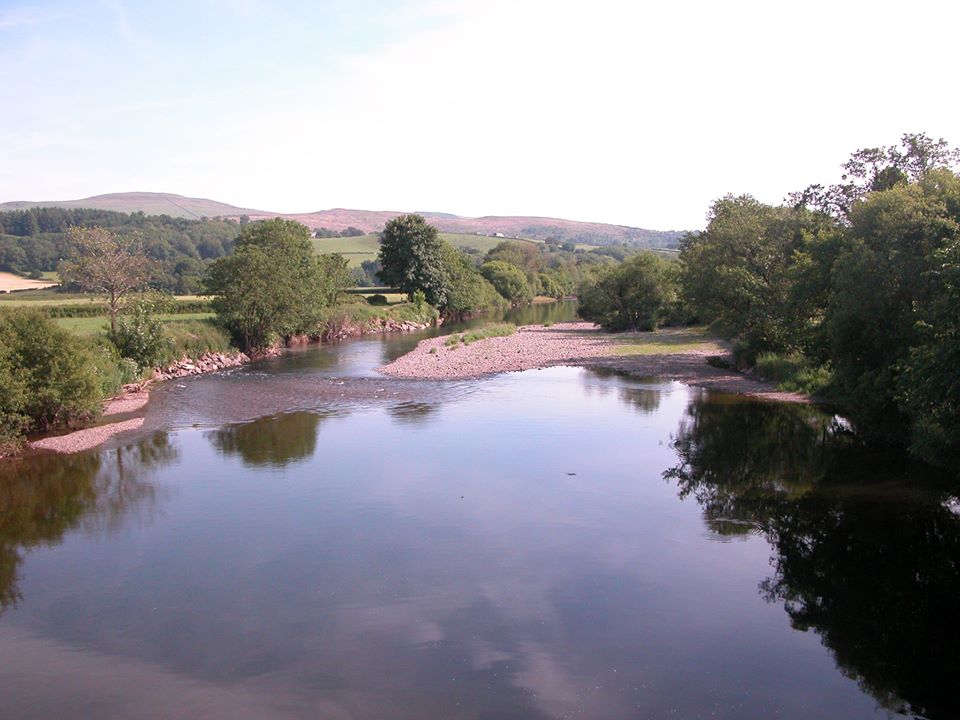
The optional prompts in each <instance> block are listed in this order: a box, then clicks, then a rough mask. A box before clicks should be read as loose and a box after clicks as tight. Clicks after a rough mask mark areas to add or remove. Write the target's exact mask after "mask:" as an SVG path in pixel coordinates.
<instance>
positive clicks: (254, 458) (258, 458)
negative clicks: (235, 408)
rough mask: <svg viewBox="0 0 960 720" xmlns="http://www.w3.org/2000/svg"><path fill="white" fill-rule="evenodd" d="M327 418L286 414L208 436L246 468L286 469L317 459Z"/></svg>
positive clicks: (227, 426) (222, 451) (313, 414)
mask: <svg viewBox="0 0 960 720" xmlns="http://www.w3.org/2000/svg"><path fill="white" fill-rule="evenodd" d="M323 417H324V416H323V415H319V414H317V413H310V412H295V413H286V414H283V415H273V416H270V417H265V418H261V419H259V420H254V421H253V422H249V423H242V424H237V425H226V426H224V427H222V428H218V429H216V430H212V431H211V432H209V433H207V436H208V437H209V438H210V442H211V443H212V444H213V446H214V447H215V448H217V450H219V451H220V452H221V453H222V454H223V455H239V456H240V458H241V459H242V460H243V463H244V464H245V465H250V466H254V467H256V466H257V465H274V466H276V467H283V466H284V465H287V464H288V463H291V462H296V461H297V460H305V459H307V458H309V457H310V456H311V455H313V453H314V451H315V450H316V447H317V431H318V429H319V427H320V421H321V420H322V419H323Z"/></svg>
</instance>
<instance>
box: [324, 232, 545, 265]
mask: <svg viewBox="0 0 960 720" xmlns="http://www.w3.org/2000/svg"><path fill="white" fill-rule="evenodd" d="M440 237H441V238H442V239H443V240H445V241H447V242H448V243H450V244H451V245H453V246H454V247H458V248H463V249H466V248H474V249H476V250H479V251H480V252H482V253H485V252H487V251H488V250H490V249H492V248H495V247H496V246H497V245H499V244H500V243H502V242H504V241H505V240H508V239H509V238H495V237H487V236H485V235H468V234H465V233H440ZM310 242H311V243H313V248H314V250H315V251H316V252H318V253H340V254H341V255H343V256H344V257H345V258H347V260H348V261H349V262H350V267H352V268H354V267H360V263H362V262H363V261H364V260H376V259H377V253H378V252H379V250H380V239H379V236H378V235H377V234H375V233H370V234H369V235H358V236H357V237H345V238H312V239H311V240H310ZM519 242H529V243H536V244H540V241H539V240H520V241H519Z"/></svg>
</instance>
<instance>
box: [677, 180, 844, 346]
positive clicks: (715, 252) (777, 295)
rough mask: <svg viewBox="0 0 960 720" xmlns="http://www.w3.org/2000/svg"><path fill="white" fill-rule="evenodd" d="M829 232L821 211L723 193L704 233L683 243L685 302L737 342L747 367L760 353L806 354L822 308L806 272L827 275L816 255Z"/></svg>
mask: <svg viewBox="0 0 960 720" xmlns="http://www.w3.org/2000/svg"><path fill="white" fill-rule="evenodd" d="M832 228H833V222H832V221H831V220H830V219H829V217H827V216H825V215H823V214H818V213H814V212H811V211H808V210H803V209H796V210H795V209H792V208H784V207H773V206H770V205H765V204H763V203H760V202H758V201H757V200H756V199H754V198H753V197H751V196H749V195H742V196H740V197H733V196H731V195H728V196H726V197H724V198H722V199H720V200H718V201H716V202H715V203H714V204H713V207H712V208H711V210H710V214H709V222H708V224H707V229H706V230H705V231H704V232H702V233H697V234H692V235H688V236H687V237H685V238H684V239H683V240H681V243H680V260H681V263H682V268H683V270H682V276H681V277H682V286H683V295H684V299H685V301H686V302H687V303H688V305H689V306H690V308H691V309H692V310H693V311H694V312H695V313H697V314H698V315H699V316H700V317H701V318H703V319H706V320H709V321H714V322H717V323H718V324H719V325H720V326H721V327H722V328H723V329H724V330H725V331H726V332H727V333H728V334H730V335H731V336H733V337H735V338H736V339H737V340H738V341H739V342H740V344H741V346H742V347H743V350H744V354H745V356H746V361H747V362H748V363H752V362H753V359H754V358H755V357H756V356H757V355H758V354H759V353H761V352H767V351H773V352H789V351H794V350H799V349H805V350H808V351H809V350H811V348H812V347H813V346H814V345H815V344H816V342H817V339H818V338H819V337H820V334H821V333H820V325H821V322H822V317H823V314H824V312H825V305H826V297H825V295H823V294H821V293H822V290H823V287H822V283H821V284H818V283H817V282H815V281H814V277H812V276H811V273H812V272H814V271H820V272H823V271H824V270H826V272H827V273H829V268H828V267H827V268H824V267H823V262H822V258H823V256H824V255H825V254H828V248H829V247H830V245H829V243H828V238H829V236H830V232H831V231H832ZM818 277H820V278H821V279H822V276H818Z"/></svg>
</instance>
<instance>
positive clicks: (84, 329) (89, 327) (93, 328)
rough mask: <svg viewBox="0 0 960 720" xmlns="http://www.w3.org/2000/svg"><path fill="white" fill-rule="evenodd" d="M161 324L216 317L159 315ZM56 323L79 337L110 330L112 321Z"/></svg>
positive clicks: (99, 318) (89, 319)
mask: <svg viewBox="0 0 960 720" xmlns="http://www.w3.org/2000/svg"><path fill="white" fill-rule="evenodd" d="M157 317H158V318H159V319H160V322H164V323H170V322H180V321H182V320H206V319H207V318H212V317H214V315H213V313H183V314H181V315H158V316H157ZM55 322H56V323H57V325H59V326H60V327H62V328H64V329H65V330H69V331H70V332H72V333H76V334H77V335H95V334H96V333H98V332H105V331H106V330H108V329H109V328H110V320H109V318H107V317H106V316H104V315H98V316H97V317H85V318H56V320H55Z"/></svg>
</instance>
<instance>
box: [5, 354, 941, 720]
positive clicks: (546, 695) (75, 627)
mask: <svg viewBox="0 0 960 720" xmlns="http://www.w3.org/2000/svg"><path fill="white" fill-rule="evenodd" d="M415 341H416V338H415V337H414V338H410V337H401V338H388V339H381V338H376V339H368V340H361V341H354V342H350V343H344V344H341V345H336V346H325V347H322V348H319V349H311V350H305V351H299V352H297V353H294V354H291V355H289V356H286V357H284V358H281V359H278V360H273V361H269V362H267V363H261V364H257V365H254V366H251V367H248V368H243V369H240V370H238V371H234V372H230V373H224V374H219V375H212V376H206V377H199V378H192V379H188V380H184V381H182V382H173V383H168V384H167V385H166V386H165V387H163V388H162V390H160V391H159V392H157V393H156V394H155V398H154V400H152V401H151V404H150V406H149V409H148V413H147V423H146V427H147V428H148V430H147V431H146V432H145V433H144V434H143V435H141V436H138V437H136V438H135V439H134V440H132V441H128V440H123V439H121V440H118V441H117V442H116V443H114V445H112V446H108V447H106V448H105V449H103V450H101V451H99V452H92V453H86V454H81V455H76V456H71V457H66V458H58V457H49V456H48V457H36V458H32V459H29V460H27V461H25V462H21V463H18V464H15V465H14V464H7V465H5V466H0V468H2V469H0V513H2V514H0V604H2V607H3V610H2V611H0V698H2V701H0V716H3V717H11V718H14V717H15V718H29V717H38V718H73V717H76V718H89V717H98V718H112V717H190V718H195V717H230V718H237V717H251V718H253V717H256V718H263V717H278V718H358V719H359V718H559V717H585V718H625V717H638V718H700V717H703V718H707V717H722V718H758V717H781V718H798V719H799V718H812V717H843V718H876V717H890V716H899V715H906V716H911V715H917V716H924V717H931V718H954V717H957V716H958V715H960V712H958V711H960V708H958V700H957V699H956V697H955V683H956V678H957V677H958V670H960V664H958V657H960V651H958V647H960V643H958V642H957V641H958V637H957V635H958V632H957V630H956V629H955V627H956V622H955V620H956V618H955V615H956V598H957V597H960V571H958V560H960V518H958V508H960V503H958V502H957V500H956V495H955V493H954V491H953V490H952V489H951V488H950V487H949V486H948V485H944V484H943V482H942V480H941V479H938V478H934V477H927V476H926V474H925V473H924V471H923V470H922V469H919V468H917V467H912V466H909V465H906V464H902V463H899V462H897V461H894V460H891V459H889V458H877V457H876V456H872V455H870V454H868V453H865V452H863V451H862V450H860V449H858V448H857V446H856V444H855V443H854V442H852V440H851V439H850V438H848V437H847V436H846V435H845V433H844V432H843V431H842V426H841V425H838V424H837V423H836V421H835V419H834V418H831V417H830V416H828V415H826V414H823V413H821V412H820V411H818V410H816V409H813V408H805V407H796V406H781V405H776V404H760V403H754V402H745V401H742V400H738V399H736V398H732V397H729V396H724V395H716V394H715V395H710V394H707V393H705V392H703V391H700V390H695V389H690V388H687V387H684V386H682V385H680V384H677V383H668V382H657V381H644V380H638V379H630V378H627V377H624V376H621V375H617V374H615V373H610V372H602V373H599V372H592V371H588V370H584V369H577V368H552V369H549V370H542V371H530V372H525V373H516V374H509V375H502V376H497V377H494V378H488V379H484V380H479V381H477V380H471V381H465V382H449V383H442V382H434V383H418V382H411V381H403V380H388V379H385V378H382V377H379V376H377V375H376V374H375V373H374V372H373V370H374V368H376V367H377V366H378V365H380V364H382V363H383V362H386V361H388V360H389V359H391V357H395V353H400V352H403V351H404V348H409V347H410V344H411V343H413V342H415ZM337 383H343V385H342V386H341V385H337ZM337 387H349V388H350V390H351V392H350V393H349V394H348V395H349V399H345V400H341V399H339V398H338V397H335V395H334V393H333V392H329V391H330V389H331V388H337ZM317 388H326V390H324V391H323V392H319V391H317ZM354 390H357V392H353V391H354ZM360 390H362V392H361V391H360Z"/></svg>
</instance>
